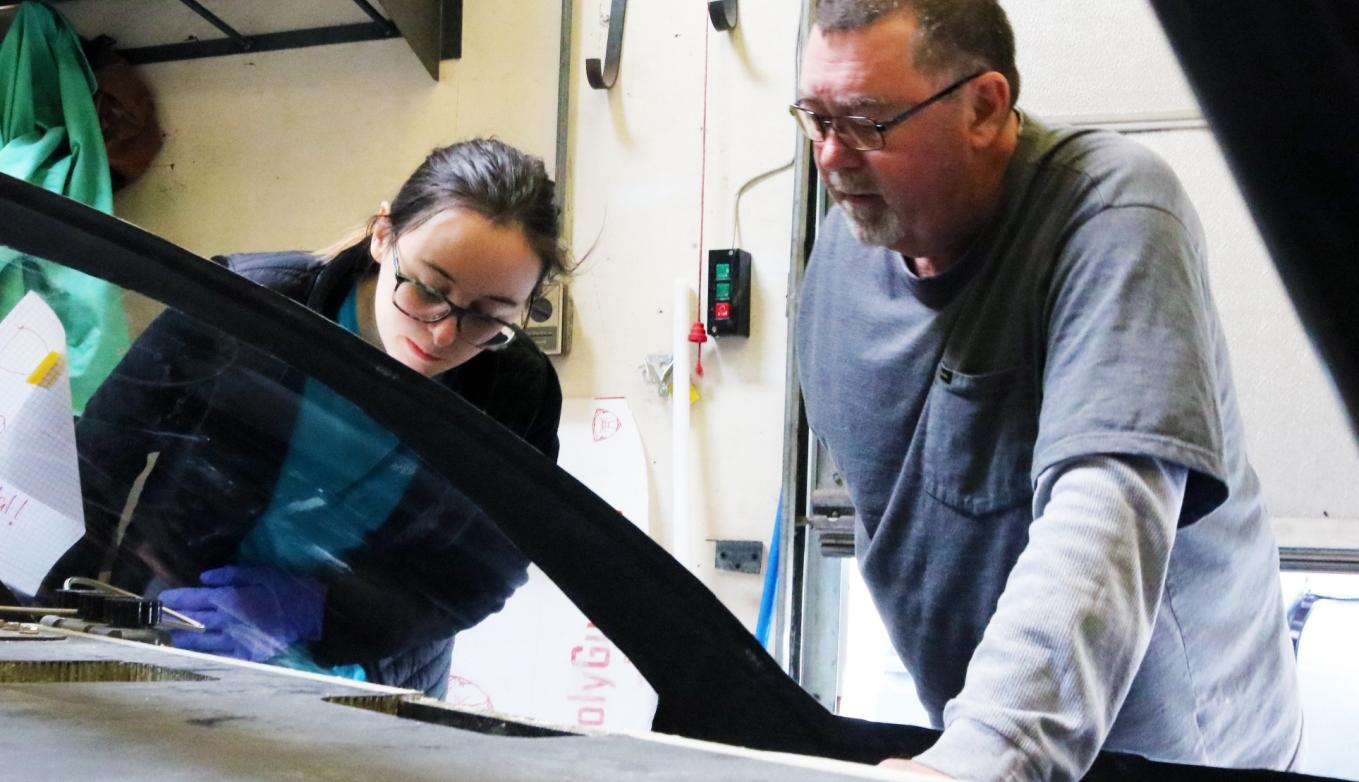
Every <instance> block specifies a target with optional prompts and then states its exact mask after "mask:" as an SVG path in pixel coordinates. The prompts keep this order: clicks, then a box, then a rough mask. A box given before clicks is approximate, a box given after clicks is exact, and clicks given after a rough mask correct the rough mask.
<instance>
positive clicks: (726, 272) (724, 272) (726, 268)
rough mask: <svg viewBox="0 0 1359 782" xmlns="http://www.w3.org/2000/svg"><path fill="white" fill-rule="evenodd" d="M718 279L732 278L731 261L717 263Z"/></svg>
mask: <svg viewBox="0 0 1359 782" xmlns="http://www.w3.org/2000/svg"><path fill="white" fill-rule="evenodd" d="M717 279H719V280H730V279H731V264H729V263H719V264H717Z"/></svg>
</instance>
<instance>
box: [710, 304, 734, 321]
mask: <svg viewBox="0 0 1359 782" xmlns="http://www.w3.org/2000/svg"><path fill="white" fill-rule="evenodd" d="M713 309H714V310H715V311H716V312H717V317H719V318H721V319H722V320H727V319H728V318H730V317H731V303H730V302H726V301H719V302H717V304H715V305H714V306H713Z"/></svg>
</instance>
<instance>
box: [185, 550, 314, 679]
mask: <svg viewBox="0 0 1359 782" xmlns="http://www.w3.org/2000/svg"><path fill="white" fill-rule="evenodd" d="M199 580H200V581H201V582H202V584H203V586H201V587H188V588H185V589H167V590H165V591H164V592H161V593H160V595H159V598H160V601H161V603H163V604H164V605H165V606H167V607H169V608H173V609H174V610H176V611H179V612H181V613H183V614H186V615H187V616H190V617H192V618H193V619H196V620H198V621H199V622H202V623H203V626H204V627H206V628H207V630H206V631H205V632H202V633H195V632H188V631H176V632H174V633H171V643H172V644H173V645H174V646H177V647H179V648H181V649H193V650H194V651H198V652H210V653H212V654H222V655H226V656H228V657H235V658H238V659H241V660H250V661H252V662H263V661H265V660H268V659H270V658H271V657H274V656H275V655H277V654H279V653H280V652H282V651H284V650H286V649H287V648H288V647H290V646H292V645H293V644H294V643H296V642H298V641H314V640H316V639H318V638H320V637H321V617H322V614H323V613H324V610H325V599H326V590H325V587H324V586H323V585H322V584H321V583H320V582H318V581H316V580H314V579H310V578H299V577H297V576H292V575H288V574H287V573H284V572H282V571H280V570H276V569H274V568H269V567H237V566H230V565H229V566H227V567H221V568H217V569H215V570H208V571H205V572H204V573H203V574H202V575H201V576H199Z"/></svg>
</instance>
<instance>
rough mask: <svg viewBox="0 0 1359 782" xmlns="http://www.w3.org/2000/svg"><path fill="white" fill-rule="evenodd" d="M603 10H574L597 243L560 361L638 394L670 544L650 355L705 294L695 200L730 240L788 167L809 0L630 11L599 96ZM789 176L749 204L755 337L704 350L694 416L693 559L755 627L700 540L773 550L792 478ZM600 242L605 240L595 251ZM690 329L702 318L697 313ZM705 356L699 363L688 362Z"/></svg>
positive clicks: (587, 236) (585, 239) (577, 166)
mask: <svg viewBox="0 0 1359 782" xmlns="http://www.w3.org/2000/svg"><path fill="white" fill-rule="evenodd" d="M608 7H609V2H608V1H607V0H578V2H576V4H575V16H576V25H575V33H576V34H575V41H574V44H575V52H576V56H575V57H574V58H573V74H572V85H573V86H572V106H573V111H572V121H571V140H572V142H571V154H570V164H571V177H572V181H571V183H570V184H571V190H570V193H571V203H572V220H571V224H572V227H573V232H574V246H575V248H576V251H577V253H579V254H584V253H585V251H586V250H587V249H589V248H591V247H592V246H593V251H592V252H591V254H590V256H589V258H588V260H587V261H586V262H585V265H584V267H583V269H582V272H581V274H580V276H579V279H578V280H577V281H576V283H575V287H574V289H573V291H572V297H573V300H574V302H575V306H576V328H575V332H574V334H575V336H574V340H575V342H574V346H573V349H572V354H571V356H570V357H568V358H567V359H565V360H563V361H561V362H559V363H558V368H559V369H560V371H561V375H562V383H563V385H564V387H565V390H566V393H567V394H568V395H589V394H606V395H622V396H625V397H627V399H628V402H629V404H630V405H631V407H632V410H633V413H634V415H635V416H636V417H637V422H638V426H639V427H640V428H641V430H642V439H643V441H644V442H645V444H646V449H647V455H648V460H649V462H650V469H651V480H652V487H653V493H652V508H651V518H652V534H653V536H654V537H655V538H656V539H657V540H659V541H662V542H664V543H665V544H666V545H669V542H670V540H671V534H672V530H673V523H674V519H672V518H671V515H672V513H671V501H672V497H673V494H672V491H671V485H672V482H671V465H672V462H671V458H670V453H671V450H670V449H671V443H672V437H671V427H670V416H671V407H670V405H671V402H670V401H669V400H668V399H663V398H661V397H660V396H659V395H658V394H657V392H656V388H655V386H654V385H650V384H648V383H646V382H645V380H644V378H643V376H642V373H641V371H640V369H639V367H640V366H641V364H642V363H643V360H644V358H645V356H646V355H647V354H648V353H669V352H670V351H671V340H672V336H671V335H672V325H671V324H672V298H673V297H672V280H673V279H674V278H676V277H678V276H682V277H683V278H685V279H686V280H689V281H690V283H691V284H693V285H695V289H697V271H696V270H697V264H698V261H699V251H700V248H699V222H700V202H701V201H702V202H703V203H704V206H705V208H704V209H703V211H702V214H703V216H704V218H705V219H704V242H703V244H704V248H703V249H705V250H706V249H707V248H723V247H727V246H729V245H730V243H731V241H732V230H733V220H732V208H733V200H734V198H735V195H736V190H737V188H739V187H740V185H741V184H742V183H744V182H745V181H747V180H748V179H750V178H751V177H752V176H754V175H756V174H759V173H761V172H764V171H767V170H769V169H772V168H776V167H778V166H779V165H781V164H783V163H786V162H788V161H790V160H791V159H792V156H793V152H794V149H795V146H796V143H797V141H796V135H795V133H796V131H795V129H794V127H793V125H792V122H791V120H790V119H789V118H788V114H787V111H786V106H787V104H788V103H789V102H790V101H791V99H792V94H793V90H794V64H793V60H794V56H795V49H796V42H797V29H798V13H797V8H798V4H797V3H796V2H792V1H791V0H745V2H742V3H741V4H740V23H739V25H738V27H737V28H736V30H735V31H734V32H731V33H719V32H717V31H715V30H712V29H711V27H710V25H709V23H708V20H707V14H706V3H703V2H674V1H669V0H668V1H666V2H656V1H655V0H642V1H638V0H634V2H631V3H629V4H628V12H627V24H626V28H625V36H624V40H623V55H622V69H621V72H620V75H619V77H618V82H617V83H616V84H615V85H614V87H613V89H612V90H609V91H597V90H593V89H590V87H589V86H588V84H587V83H586V81H585V75H584V69H583V66H582V63H583V61H584V59H585V58H586V57H602V56H603V52H604V45H605V40H606V34H607V24H606V22H605V18H606V16H605V15H606V14H607V12H608ZM705 36H707V46H708V50H709V57H708V61H709V73H708V141H707V186H706V191H704V192H706V197H701V191H700V173H701V169H702V161H703V156H702V148H703V138H702V131H703V127H702V123H703V86H704V46H705ZM791 214H792V175H791V173H789V172H785V173H783V174H780V175H778V176H776V177H774V178H772V179H770V180H768V181H765V182H764V183H762V184H759V185H756V186H754V187H753V188H752V189H751V190H749V191H748V192H747V194H746V196H745V197H744V198H743V199H742V202H741V232H742V242H741V246H742V248H743V249H745V250H747V251H749V252H750V253H751V255H752V257H753V283H752V301H753V311H752V318H751V336H750V338H749V339H739V338H724V339H723V340H722V341H721V342H719V343H714V342H713V341H711V340H710V341H709V342H708V343H707V344H705V345H704V347H703V351H702V357H703V367H704V370H705V373H704V377H703V378H701V379H697V378H696V382H697V387H698V391H699V393H700V395H701V398H700V400H699V401H698V402H697V403H696V404H694V405H693V407H692V427H691V431H692V444H693V451H694V453H693V458H692V459H691V467H690V475H691V488H690V492H689V495H690V507H691V511H692V513H691V515H692V518H693V520H694V521H695V523H696V524H697V525H698V529H696V530H695V531H694V533H693V535H692V538H691V539H692V540H693V541H695V542H694V543H693V544H691V546H690V548H691V550H692V551H693V552H694V556H693V561H691V562H688V563H686V564H688V565H690V566H691V567H693V568H694V569H695V571H696V572H697V574H698V576H699V578H701V579H702V580H703V581H704V582H705V583H706V584H707V585H708V586H709V587H710V588H712V589H713V591H714V592H715V593H716V594H717V595H718V597H719V598H721V599H722V600H723V601H724V602H725V603H726V604H727V606H728V607H729V608H730V609H731V610H732V611H733V612H734V613H735V614H736V615H737V616H738V617H740V618H741V619H742V620H743V621H744V622H746V624H747V625H748V626H750V625H753V623H754V619H755V615H756V613H757V612H758V607H759V596H760V586H761V583H760V578H759V577H756V576H751V575H745V574H739V573H731V572H725V571H714V570H713V568H712V561H713V554H714V548H713V544H712V543H711V542H706V541H705V538H734V539H749V540H762V541H765V542H766V544H767V542H768V539H769V535H770V533H771V531H772V527H773V519H774V510H775V506H776V502H777V499H778V492H779V486H780V473H781V469H782V462H781V460H782V436H783V435H782V427H783V400H784V389H783V383H784V363H785V356H786V343H787V340H786V332H787V323H786V320H785V317H784V302H785V294H786V290H787V274H788V255H789V236H790V231H791V224H792V216H791ZM596 238H597V241H596ZM687 321H688V322H692V321H693V315H692V314H690V316H689V317H688V318H687ZM693 357H694V354H693V352H692V351H691V357H690V359H689V361H688V366H689V367H690V368H692V366H693Z"/></svg>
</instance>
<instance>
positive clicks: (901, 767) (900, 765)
mask: <svg viewBox="0 0 1359 782" xmlns="http://www.w3.org/2000/svg"><path fill="white" fill-rule="evenodd" d="M878 768H890V769H894V770H896V771H912V772H914V773H916V774H920V775H921V776H926V777H942V778H944V779H952V778H953V777H950V776H949V775H948V774H941V773H939V772H938V771H935V770H934V769H932V768H930V767H929V766H922V765H920V764H919V763H917V762H915V761H914V760H909V759H907V758H888V759H886V760H884V761H883V762H881V763H879V764H878Z"/></svg>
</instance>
